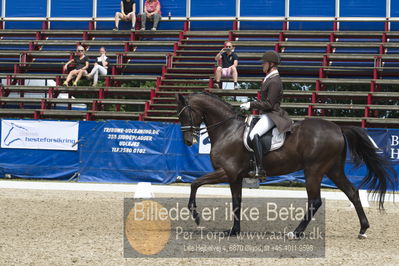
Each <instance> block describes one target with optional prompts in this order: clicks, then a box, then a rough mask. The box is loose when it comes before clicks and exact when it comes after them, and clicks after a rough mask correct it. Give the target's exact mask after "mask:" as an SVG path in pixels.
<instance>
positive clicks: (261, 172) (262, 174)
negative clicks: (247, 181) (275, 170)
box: [248, 168, 266, 179]
mask: <svg viewBox="0 0 399 266" xmlns="http://www.w3.org/2000/svg"><path fill="white" fill-rule="evenodd" d="M248 175H249V176H250V177H253V178H259V179H265V178H266V172H265V170H263V169H262V170H259V169H257V168H255V170H252V171H250V172H249V173H248Z"/></svg>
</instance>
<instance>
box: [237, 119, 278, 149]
mask: <svg viewBox="0 0 399 266" xmlns="http://www.w3.org/2000/svg"><path fill="white" fill-rule="evenodd" d="M253 118H254V115H249V116H248V117H247V118H246V120H245V124H246V126H245V130H244V135H243V141H244V146H245V148H246V149H247V150H248V151H250V152H253V149H251V147H250V146H249V145H248V142H247V140H248V135H249V132H250V128H249V125H251V122H252V119H253ZM272 136H273V137H272V145H271V148H270V151H274V150H277V149H279V148H281V146H283V145H284V141H285V133H280V131H278V129H277V128H276V127H275V128H273V129H272Z"/></svg>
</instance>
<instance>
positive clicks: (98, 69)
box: [90, 65, 108, 84]
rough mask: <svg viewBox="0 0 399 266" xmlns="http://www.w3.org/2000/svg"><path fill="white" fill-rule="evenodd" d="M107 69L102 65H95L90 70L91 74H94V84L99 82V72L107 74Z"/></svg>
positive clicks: (103, 74)
mask: <svg viewBox="0 0 399 266" xmlns="http://www.w3.org/2000/svg"><path fill="white" fill-rule="evenodd" d="M107 72H108V71H107V69H106V68H105V67H103V66H100V65H95V66H94V67H93V69H92V70H91V72H90V75H91V76H93V84H97V82H98V74H99V73H100V75H102V76H105V75H107Z"/></svg>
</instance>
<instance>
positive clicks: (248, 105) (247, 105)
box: [240, 102, 251, 110]
mask: <svg viewBox="0 0 399 266" xmlns="http://www.w3.org/2000/svg"><path fill="white" fill-rule="evenodd" d="M240 108H241V110H249V108H251V103H250V102H248V103H243V104H241V105H240Z"/></svg>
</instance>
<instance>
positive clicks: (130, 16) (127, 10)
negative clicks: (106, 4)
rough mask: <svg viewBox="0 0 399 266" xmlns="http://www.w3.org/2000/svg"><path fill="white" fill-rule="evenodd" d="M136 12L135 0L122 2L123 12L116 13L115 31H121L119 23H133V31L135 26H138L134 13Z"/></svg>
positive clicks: (123, 0)
mask: <svg viewBox="0 0 399 266" xmlns="http://www.w3.org/2000/svg"><path fill="white" fill-rule="evenodd" d="M135 10H136V2H135V0H122V1H121V12H116V13H115V28H114V31H117V30H119V21H120V20H121V19H122V20H125V21H129V20H131V21H132V30H134V26H135V25H136V15H135V14H134V11H135Z"/></svg>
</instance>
